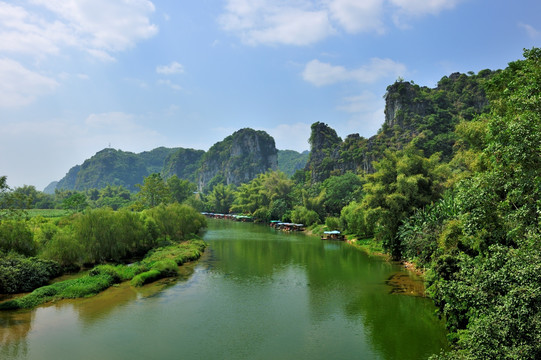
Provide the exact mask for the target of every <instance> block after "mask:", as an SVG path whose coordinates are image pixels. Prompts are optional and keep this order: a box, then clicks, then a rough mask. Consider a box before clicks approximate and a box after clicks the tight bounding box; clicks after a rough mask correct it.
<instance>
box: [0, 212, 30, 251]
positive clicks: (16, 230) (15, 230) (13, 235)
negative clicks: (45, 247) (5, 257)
mask: <svg viewBox="0 0 541 360" xmlns="http://www.w3.org/2000/svg"><path fill="white" fill-rule="evenodd" d="M2 250H3V251H4V252H6V253H7V252H9V251H15V252H16V253H19V254H21V255H26V256H32V255H35V254H36V250H37V246H36V243H35V242H34V238H33V235H32V231H31V230H30V228H29V227H28V224H27V222H26V221H19V220H4V221H2V222H0V251H2Z"/></svg>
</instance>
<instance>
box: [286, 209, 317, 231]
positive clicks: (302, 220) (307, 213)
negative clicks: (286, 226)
mask: <svg viewBox="0 0 541 360" xmlns="http://www.w3.org/2000/svg"><path fill="white" fill-rule="evenodd" d="M291 221H293V222H294V223H297V224H304V225H306V226H311V225H314V224H318V223H319V215H318V214H317V212H315V211H314V210H308V209H307V208H305V207H304V206H295V208H294V209H293V211H292V212H291Z"/></svg>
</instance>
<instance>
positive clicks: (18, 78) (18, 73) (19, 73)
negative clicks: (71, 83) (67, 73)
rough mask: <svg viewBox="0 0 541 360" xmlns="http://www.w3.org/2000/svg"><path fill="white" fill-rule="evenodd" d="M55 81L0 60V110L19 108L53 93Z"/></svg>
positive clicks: (12, 61) (16, 64) (21, 66)
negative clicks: (39, 97)
mask: <svg viewBox="0 0 541 360" xmlns="http://www.w3.org/2000/svg"><path fill="white" fill-rule="evenodd" d="M57 87H58V83H57V82H56V80H54V79H52V78H49V77H46V76H43V75H41V74H38V73H36V72H34V71H31V70H28V69H27V68H25V67H24V66H23V65H21V64H20V63H18V62H16V61H14V60H11V59H0V108H2V107H4V108H5V107H19V106H23V105H27V104H29V103H31V102H32V101H34V99H35V98H36V97H38V96H42V95H46V94H49V93H51V92H53V91H54V90H55V89H56V88H57Z"/></svg>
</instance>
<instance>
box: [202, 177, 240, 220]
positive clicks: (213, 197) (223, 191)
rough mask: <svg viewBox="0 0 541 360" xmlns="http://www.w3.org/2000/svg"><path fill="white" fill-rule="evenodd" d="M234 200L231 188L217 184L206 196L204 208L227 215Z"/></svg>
mask: <svg viewBox="0 0 541 360" xmlns="http://www.w3.org/2000/svg"><path fill="white" fill-rule="evenodd" d="M234 200H235V192H234V190H233V188H232V187H231V186H225V185H224V184H218V185H216V186H214V188H213V189H212V191H211V192H210V193H209V194H208V196H207V203H206V208H207V210H209V211H212V212H216V213H221V214H228V213H229V210H230V209H231V206H232V205H233V201H234Z"/></svg>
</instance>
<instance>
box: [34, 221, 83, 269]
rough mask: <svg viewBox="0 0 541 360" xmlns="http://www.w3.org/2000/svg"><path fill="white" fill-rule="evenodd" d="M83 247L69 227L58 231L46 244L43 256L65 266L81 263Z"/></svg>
mask: <svg viewBox="0 0 541 360" xmlns="http://www.w3.org/2000/svg"><path fill="white" fill-rule="evenodd" d="M82 253H83V247H82V245H81V244H80V243H79V242H78V241H77V239H76V238H75V237H74V235H73V233H72V232H71V231H69V230H67V229H62V230H60V231H57V232H56V233H55V234H54V235H53V237H52V239H51V240H50V241H49V242H48V243H47V244H46V245H45V246H44V249H43V253H42V257H43V258H45V259H49V260H54V261H56V262H58V263H60V264H61V265H62V266H64V267H68V266H72V265H76V264H80V263H81V262H82V260H83V255H82Z"/></svg>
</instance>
